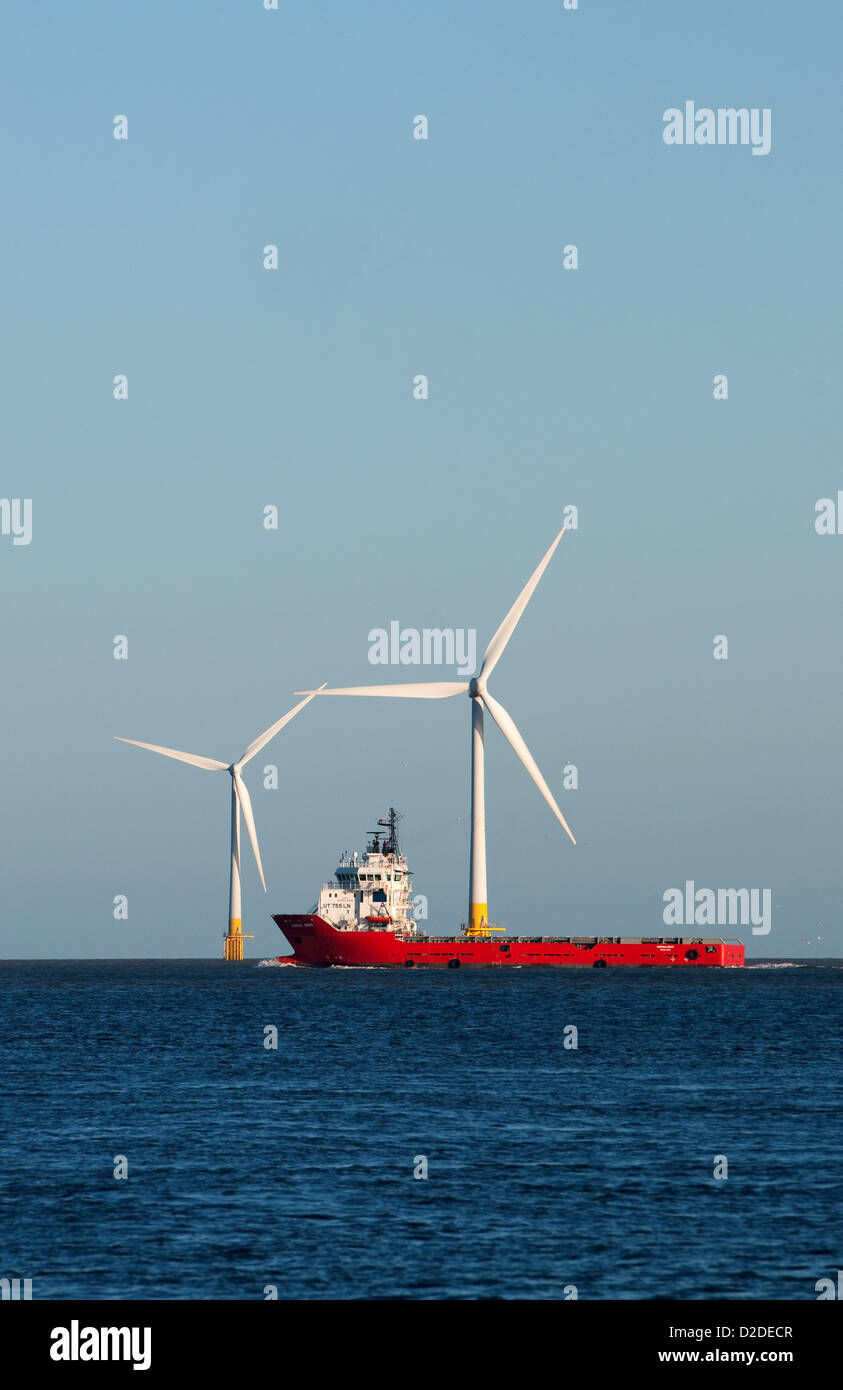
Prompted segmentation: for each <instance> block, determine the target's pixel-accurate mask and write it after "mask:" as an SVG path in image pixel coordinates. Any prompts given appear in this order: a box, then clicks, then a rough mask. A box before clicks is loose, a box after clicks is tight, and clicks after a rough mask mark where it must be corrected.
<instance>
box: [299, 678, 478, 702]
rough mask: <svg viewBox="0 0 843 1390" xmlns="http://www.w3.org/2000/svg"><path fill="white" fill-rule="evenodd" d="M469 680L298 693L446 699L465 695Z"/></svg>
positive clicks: (355, 686) (300, 691)
mask: <svg viewBox="0 0 843 1390" xmlns="http://www.w3.org/2000/svg"><path fill="white" fill-rule="evenodd" d="M467 690H468V681H419V682H418V684H417V685H344V686H339V687H338V688H337V689H335V690H326V689H325V687H324V686H323V687H322V689H321V690H313V691H304V690H297V691H296V694H297V695H305V694H312V695H392V696H396V697H397V698H399V699H410V700H444V699H446V698H447V696H448V695H464V694H465V692H466V691H467Z"/></svg>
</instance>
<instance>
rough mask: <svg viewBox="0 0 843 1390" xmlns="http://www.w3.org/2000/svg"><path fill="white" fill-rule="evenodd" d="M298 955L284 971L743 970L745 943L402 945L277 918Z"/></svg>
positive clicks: (548, 940)
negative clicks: (389, 968) (331, 967)
mask: <svg viewBox="0 0 843 1390" xmlns="http://www.w3.org/2000/svg"><path fill="white" fill-rule="evenodd" d="M272 920H273V922H275V923H276V925H277V926H278V927H280V929H281V931H282V932H283V933H284V935H285V937H286V938H287V940H288V941H289V943H290V945H291V946H292V948H293V955H292V956H279V957H278V960H279V961H280V962H281V963H282V964H283V965H316V966H318V965H387V966H414V965H428V966H437V965H439V966H451V967H452V968H453V967H455V966H457V965H498V966H501V965H579V966H583V965H586V966H595V965H597V966H600V965H606V966H608V965H642V966H648V965H650V966H652V965H684V966H700V965H719V966H740V965H743V963H744V947H743V944H742V943H741V942H739V941H723V940H722V939H721V938H719V937H698V936H693V937H692V936H685V937H681V936H661V937H658V936H651V937H621V936H590V937H553V936H544V937H523V936H522V937H517V936H515V937H510V938H509V940H505V939H504V940H501V939H500V937H497V938H495V939H492V940H488V939H487V940H484V941H478V940H474V941H471V940H468V939H467V938H466V937H463V936H460V937H445V936H430V937H427V938H426V939H425V940H422V941H410V940H401V939H400V938H396V936H395V934H394V932H391V931H382V930H381V931H378V930H373V931H338V930H337V929H336V927H332V926H331V924H330V923H329V922H326V921H325V920H324V918H322V917H318V916H317V915H316V914H315V913H305V914H302V915H295V914H283V913H280V914H278V915H277V916H273V919H272Z"/></svg>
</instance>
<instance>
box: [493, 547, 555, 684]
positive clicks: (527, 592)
mask: <svg viewBox="0 0 843 1390" xmlns="http://www.w3.org/2000/svg"><path fill="white" fill-rule="evenodd" d="M565 529H566V528H565V527H564V526H563V527H562V530H561V531H560V532H559V535H558V536H557V537H556V540H555V541H554V542H553V545H552V546H551V547H550V549H549V550H548V552H547V554H546V555H545V556H544V558H543V560H542V561H541V562H540V564H539V566H538V568H537V569H535V570H534V571H533V573H532V574H531V576H530V578H529V579H528V580H527V583H526V584H525V585H524V588H523V589H522V590H521V593H520V594H519V595H518V597H517V599H516V600H515V602H514V603H513V605H512V607H511V608H510V610H509V612H508V613H507V615H506V617H505V618H504V620H503V622H502V623H501V625H500V627H499V628H498V630H497V632H496V633H495V635H494V637H493V638H492V640H491V642H490V643H489V645H488V647H487V648H486V652H485V655H484V657H483V665H482V667H481V669H480V677H479V678H480V679H481V680H482V679H483V678H484V677H486V676H490V675H491V673H492V671H494V669H495V667H496V666H497V664H498V661H499V659H500V656H501V653H502V652H503V649H504V647H505V646H506V644H507V642H508V641H509V639H510V637H511V636H512V634H513V632H514V631H515V629H516V627H517V626H518V619H519V618H520V617H521V614H522V613H523V612H524V609H525V608H526V607H527V604H528V603H529V602H530V599H531V598H532V596H533V591H534V589H535V587H536V585H537V584H538V582H539V580H540V579H541V577H542V575H543V574H544V572H545V570H546V569H547V567H548V565H549V564H550V559H551V556H552V555H553V552H554V550H555V549H556V547H557V545H558V544H559V542H560V541H561V539H562V537H563V536H564V534H565Z"/></svg>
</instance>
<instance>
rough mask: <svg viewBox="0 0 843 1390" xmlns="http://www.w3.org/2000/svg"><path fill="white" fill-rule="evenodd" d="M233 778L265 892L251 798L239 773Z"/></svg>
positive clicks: (264, 880)
mask: <svg viewBox="0 0 843 1390" xmlns="http://www.w3.org/2000/svg"><path fill="white" fill-rule="evenodd" d="M233 778H234V789H235V791H236V793H237V800H238V802H239V805H240V810H241V811H242V812H243V819H244V821H245V822H246V829H247V830H248V832H249V839H250V840H251V842H252V849H253V850H254V853H255V862H256V864H257V866H258V873H259V874H260V876H261V883H262V884H263V891H264V892H266V879H265V878H264V876H263V864H262V863H261V852H260V850H259V849H258V832H257V830H256V829H255V817H254V815H253V813H252V800H251V797H250V796H249V790H248V788H247V786H246V783H245V782H244V781H243V778H242V777H241V776H240V773H239V772H235V773H234V774H233Z"/></svg>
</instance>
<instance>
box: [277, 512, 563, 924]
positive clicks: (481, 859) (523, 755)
mask: <svg viewBox="0 0 843 1390" xmlns="http://www.w3.org/2000/svg"><path fill="white" fill-rule="evenodd" d="M565 530H566V528H565V527H564V526H563V527H562V530H561V531H560V532H559V535H558V536H557V537H556V540H555V541H554V542H553V544H552V546H551V547H550V549H549V550H548V552H547V554H546V555H545V556H544V558H543V559H542V561H541V563H540V564H539V566H538V568H537V569H536V570H535V571H534V573H533V574H532V575H531V577H530V578H529V579H528V580H527V583H526V584H525V585H524V588H523V589H522V590H521V593H520V594H519V595H518V598H517V599H516V600H515V602H514V604H513V605H512V607H511V608H510V610H509V612H508V613H507V615H506V617H505V618H504V620H503V622H502V623H501V625H500V627H499V628H498V630H497V632H496V633H495V635H494V637H493V638H492V640H491V642H490V643H489V645H488V647H487V648H486V652H485V655H484V657H483V665H482V667H481V668H480V674H479V676H475V677H474V679H473V680H471V681H468V682H465V681H425V682H420V683H419V684H417V685H358V686H345V687H342V688H339V689H336V690H326V689H325V687H324V686H323V687H322V689H321V690H314V691H310V692H307V693H309V694H313V695H384V696H393V697H395V696H397V697H399V698H407V699H419V700H443V699H446V698H447V697H448V696H449V695H464V694H466V693H467V694H468V695H469V696H470V698H471V860H470V866H469V904H468V932H469V934H470V935H474V936H478V935H485V933H486V932H488V931H489V930H490V927H489V922H488V902H487V891H486V806H485V781H484V752H483V709H484V706H485V708H486V709H487V710H488V711H489V713H490V715H491V716H492V718H493V719H494V721H495V723H496V724H497V726H498V728H499V729H500V731H501V733H502V734H503V736H504V738H505V739H506V741H507V743H508V744H509V745H510V747H511V748H512V749H513V751H514V752H515V754H516V756H517V757H518V758H519V759H520V761H521V763H522V764H523V765H524V767H525V768H526V769H527V772H528V773H529V774H530V776H531V777H532V779H533V781H534V782H535V784H536V786H537V787H538V789H539V791H540V792H541V794H542V796H543V797H544V799H545V801H546V802H547V804H548V806H549V807H550V809H551V811H552V812H553V814H554V815H555V816H556V819H557V820H558V821H559V823H560V825H561V826H562V828H563V830H565V831H566V833H567V834H568V836H569V838H570V840H571V843H572V844H576V840H575V839H574V837H573V835H572V834H571V830H570V827H569V826H568V822H567V821H566V820H565V817H564V816H563V814H562V812H561V811H560V809H559V807H558V806H557V804H556V802H555V800H554V799H553V795H552V793H551V791H550V788H549V787H548V785H547V783H546V782H545V780H544V778H543V777H542V775H541V772H540V771H539V769H538V767H537V765H536V761H535V759H534V757H533V755H532V753H531V752H530V750H529V748H528V747H527V745H526V743H525V742H524V740H523V738H522V737H521V734H520V733H519V732H518V729H517V728H516V725H515V721H514V720H513V718H512V716H511V715H509V714H507V712H506V710H505V709H504V707H503V705H500V704H498V702H497V700H494V699H493V698H492V696H491V695H490V694H489V691H488V690H487V688H486V682H487V681H488V679H489V676H490V675H491V674H492V671H493V670H494V669H495V666H496V665H497V663H498V661H499V660H500V657H501V655H502V653H503V650H504V648H505V647H506V644H507V642H508V641H509V639H510V637H511V636H512V634H513V632H514V631H515V629H516V627H517V625H518V620H519V618H520V617H521V614H522V613H523V612H524V609H525V608H526V607H527V604H528V603H529V601H530V598H531V596H532V594H533V591H534V589H535V587H536V585H537V584H538V582H539V580H540V579H541V577H542V575H543V574H544V572H545V570H546V568H547V566H548V564H549V563H550V559H551V556H552V555H553V552H554V551H555V549H556V547H557V545H558V544H559V542H560V541H561V539H562V537H563V536H564V534H565ZM297 694H299V695H303V694H305V692H304V691H301V690H300V691H298V692H297Z"/></svg>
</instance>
